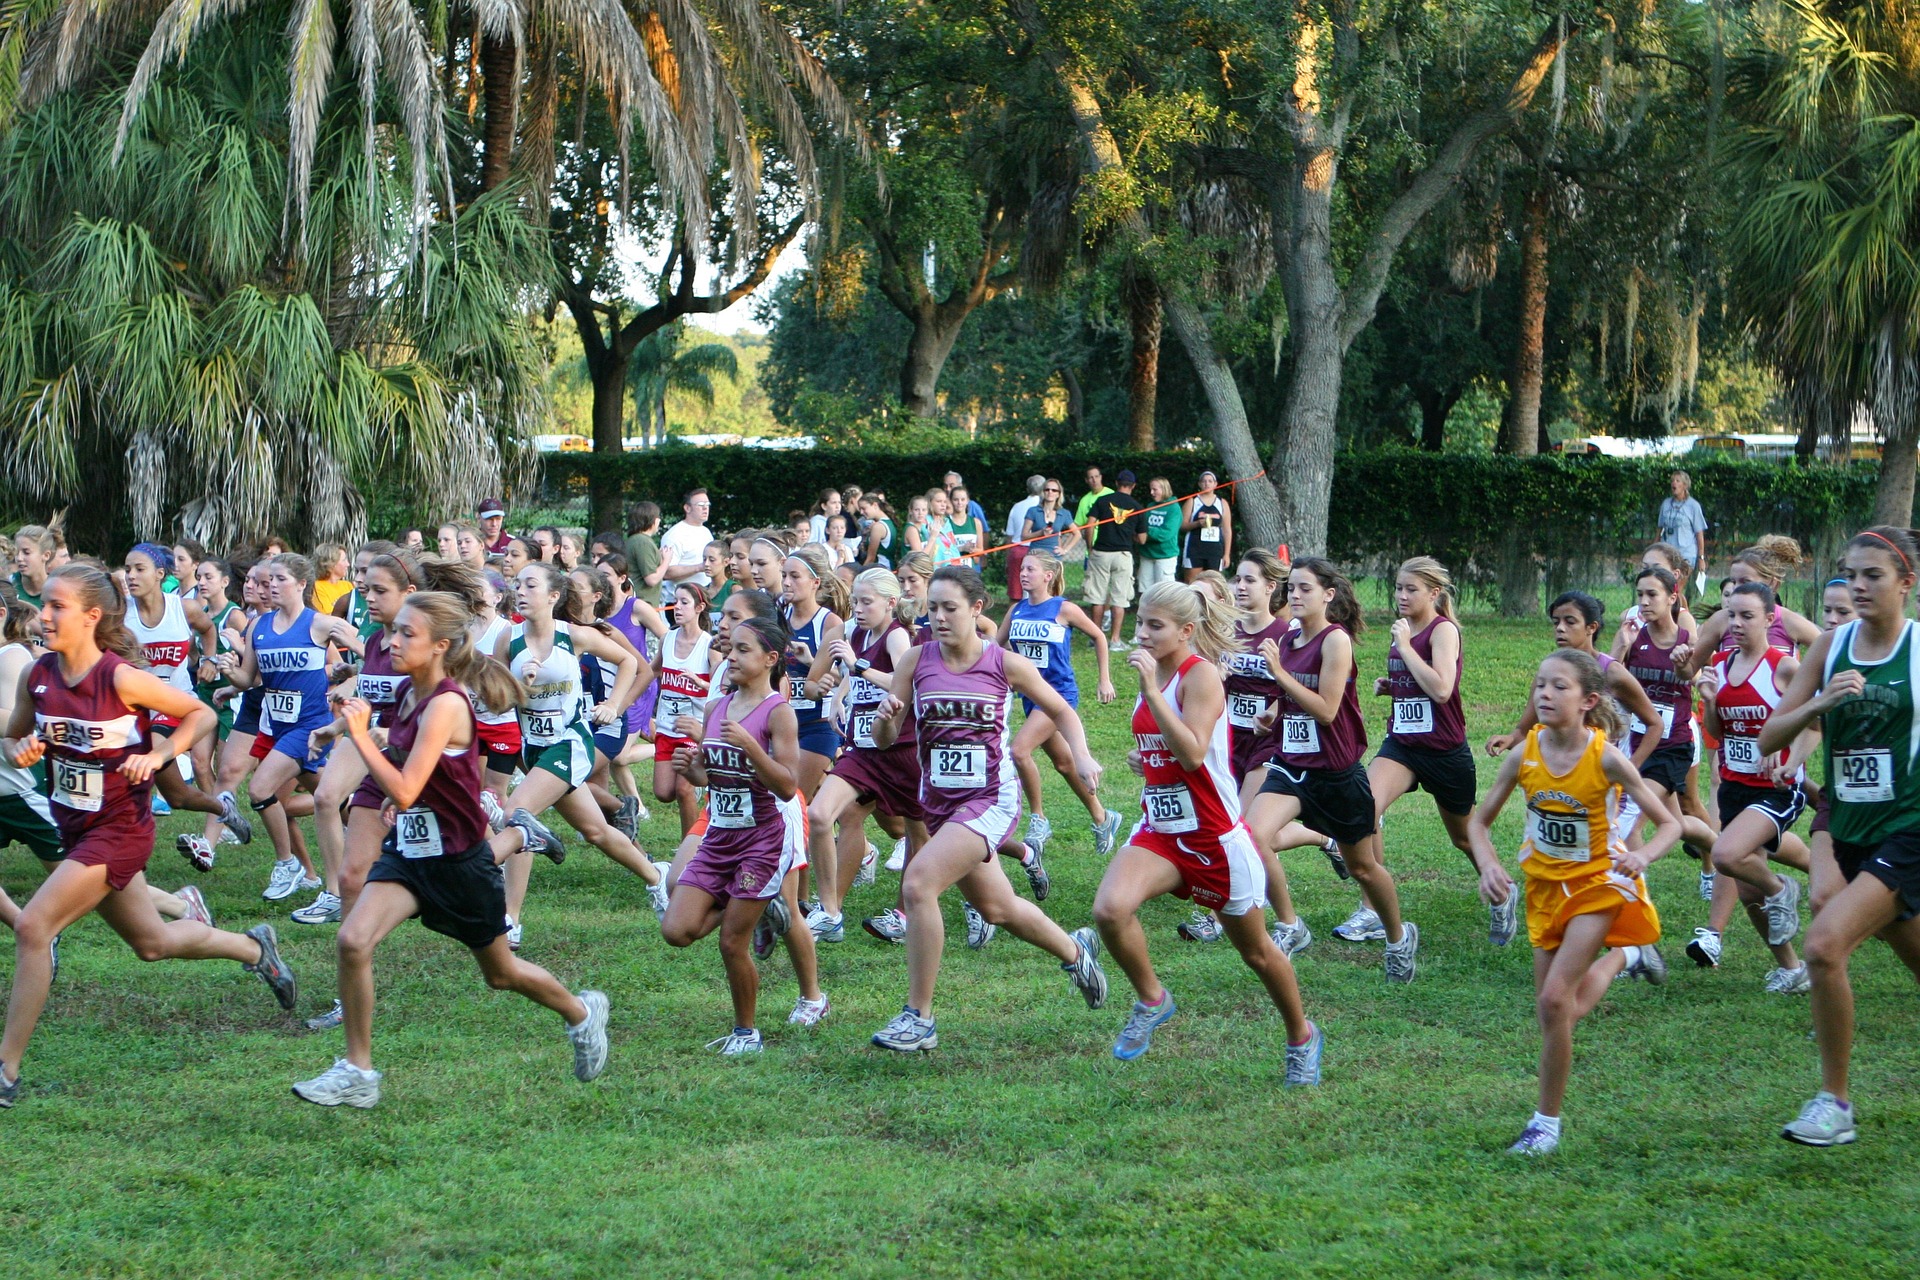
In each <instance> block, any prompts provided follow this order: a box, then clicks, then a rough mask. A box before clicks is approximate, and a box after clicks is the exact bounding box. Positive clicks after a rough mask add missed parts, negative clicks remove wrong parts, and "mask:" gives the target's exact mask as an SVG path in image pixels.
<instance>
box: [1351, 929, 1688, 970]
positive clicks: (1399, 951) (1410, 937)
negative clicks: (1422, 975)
mask: <svg viewBox="0 0 1920 1280" xmlns="http://www.w3.org/2000/svg"><path fill="white" fill-rule="evenodd" d="M1419 954H1420V926H1419V925H1417V924H1415V923H1414V922H1413V921H1411V920H1402V921H1401V922H1400V941H1398V942H1389V943H1388V944H1387V981H1388V982H1412V981H1413V974H1414V970H1415V969H1416V968H1417V966H1416V965H1415V964H1414V957H1415V956H1417V955H1419ZM1663 978H1664V975H1663Z"/></svg>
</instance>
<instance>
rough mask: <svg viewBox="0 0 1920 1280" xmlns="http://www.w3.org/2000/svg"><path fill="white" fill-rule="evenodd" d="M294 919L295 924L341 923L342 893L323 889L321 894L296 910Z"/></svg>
mask: <svg viewBox="0 0 1920 1280" xmlns="http://www.w3.org/2000/svg"><path fill="white" fill-rule="evenodd" d="M292 919H293V922H294V923H295V924H339V923H340V895H339V894H337V893H328V892H327V891H326V890H325V889H322V890H321V891H320V896H319V897H317V898H315V899H314V900H313V901H312V902H310V903H308V904H307V905H306V906H304V907H301V908H300V909H299V910H298V911H295V912H294V913H293V917H292Z"/></svg>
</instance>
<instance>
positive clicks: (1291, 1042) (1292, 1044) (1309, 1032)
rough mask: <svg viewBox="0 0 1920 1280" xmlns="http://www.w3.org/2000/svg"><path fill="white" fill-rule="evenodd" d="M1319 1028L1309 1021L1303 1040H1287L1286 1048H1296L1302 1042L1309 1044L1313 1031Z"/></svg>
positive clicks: (1311, 1040)
mask: <svg viewBox="0 0 1920 1280" xmlns="http://www.w3.org/2000/svg"><path fill="white" fill-rule="evenodd" d="M1319 1029H1320V1028H1319V1027H1316V1026H1315V1025H1313V1023H1311V1022H1309V1023H1308V1024H1307V1038H1306V1039H1305V1040H1289V1041H1287V1048H1289V1049H1298V1048H1299V1047H1300V1046H1301V1045H1303V1044H1311V1043H1312V1042H1313V1033H1314V1032H1316V1031H1318V1030H1319Z"/></svg>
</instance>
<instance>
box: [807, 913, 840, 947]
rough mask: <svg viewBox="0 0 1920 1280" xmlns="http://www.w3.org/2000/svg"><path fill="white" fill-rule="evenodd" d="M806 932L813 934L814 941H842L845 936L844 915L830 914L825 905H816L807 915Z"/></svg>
mask: <svg viewBox="0 0 1920 1280" xmlns="http://www.w3.org/2000/svg"><path fill="white" fill-rule="evenodd" d="M807 932H809V933H811V934H812V935H813V940H814V941H815V942H844V941H846V938H847V926H846V917H845V916H844V915H839V916H830V915H828V914H827V909H826V908H825V907H816V908H815V909H814V911H813V913H812V914H811V915H809V916H808V917H807Z"/></svg>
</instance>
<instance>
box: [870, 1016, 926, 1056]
mask: <svg viewBox="0 0 1920 1280" xmlns="http://www.w3.org/2000/svg"><path fill="white" fill-rule="evenodd" d="M873 1043H874V1044H876V1045H878V1046H879V1047H880V1048H882V1049H892V1050H893V1051H894V1052H895V1053H918V1052H919V1051H920V1050H922V1049H931V1048H933V1047H935V1046H936V1045H938V1044H939V1043H940V1037H939V1035H938V1034H937V1033H936V1032H935V1031H934V1029H933V1019H932V1018H923V1017H921V1016H920V1015H919V1014H918V1013H917V1012H915V1011H914V1010H913V1009H911V1008H907V1009H902V1010H901V1011H900V1012H899V1013H897V1014H895V1015H894V1018H893V1021H892V1022H889V1023H888V1024H887V1025H886V1026H884V1027H882V1028H880V1029H879V1030H878V1031H876V1032H874V1033H873Z"/></svg>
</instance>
